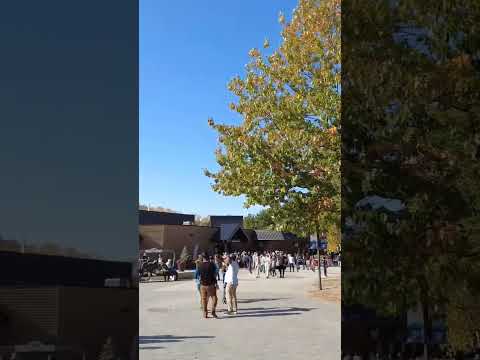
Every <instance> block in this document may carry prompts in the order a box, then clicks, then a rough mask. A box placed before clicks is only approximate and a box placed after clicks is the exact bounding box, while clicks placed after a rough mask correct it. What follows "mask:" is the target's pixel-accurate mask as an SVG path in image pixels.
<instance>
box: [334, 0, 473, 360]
mask: <svg viewBox="0 0 480 360" xmlns="http://www.w3.org/2000/svg"><path fill="white" fill-rule="evenodd" d="M342 5H343V6H344V8H343V9H342V10H343V11H344V14H345V16H348V19H345V20H346V21H344V32H343V34H342V36H343V42H344V44H347V46H344V48H343V49H342V51H343V56H344V57H343V58H342V71H343V76H344V79H343V82H342V103H344V104H346V105H344V107H343V109H342V110H343V113H342V120H343V122H342V145H343V151H342V154H343V158H342V190H343V194H344V196H343V197H342V212H343V214H344V216H343V217H342V218H343V219H347V218H349V219H351V220H352V221H353V222H354V224H355V226H356V228H357V230H358V229H360V230H358V231H357V233H356V234H355V235H354V236H353V237H352V238H351V240H350V241H347V242H344V243H343V250H344V264H345V265H346V267H344V269H343V270H344V273H343V275H342V290H343V296H342V299H345V301H351V302H357V303H358V302H360V303H362V304H365V305H368V306H371V307H373V308H374V309H376V310H378V311H379V312H381V313H389V314H401V313H403V312H404V311H406V310H407V309H409V308H411V307H413V306H415V305H416V304H417V303H420V304H421V307H422V310H423V316H424V326H425V329H424V330H425V350H426V351H425V356H426V357H427V358H428V356H429V353H428V347H429V344H430V341H431V338H432V320H433V313H434V312H435V309H437V308H440V309H443V313H444V315H446V316H447V324H448V326H449V328H448V337H449V343H450V344H451V345H452V346H454V347H456V348H457V349H460V348H461V347H462V346H463V347H465V346H464V345H465V344H467V343H469V344H470V346H471V344H472V341H471V339H465V337H464V336H465V334H467V333H470V334H471V335H473V334H474V331H470V330H472V329H470V330H469V331H465V324H467V323H472V322H471V321H470V322H468V321H461V320H458V319H459V317H460V316H461V314H462V312H461V311H459V310H458V309H460V308H461V307H460V305H462V304H461V302H459V299H458V296H457V293H462V292H468V293H469V294H470V295H471V296H473V297H474V298H475V297H476V298H477V299H478V295H474V292H475V291H477V290H475V289H474V287H473V283H474V281H473V280H472V279H473V278H472V277H476V278H477V279H478V276H477V275H476V274H478V269H476V266H475V262H476V261H478V255H479V253H478V250H477V249H478V245H479V244H478V239H479V238H478V236H477V235H475V232H474V231H472V229H474V228H476V227H478V224H479V222H478V216H477V215H476V214H477V213H478V208H479V205H480V202H479V201H478V200H479V194H480V192H479V191H478V190H479V189H478V181H477V179H478V174H479V173H480V171H479V170H480V168H479V165H478V161H477V159H478V156H479V151H478V149H479V136H478V130H479V128H478V124H479V122H478V109H479V105H480V102H479V100H480V97H479V94H478V91H477V90H475V89H478V88H479V76H478V75H479V68H478V61H477V60H475V57H476V56H477V57H478V48H476V46H475V44H478V31H475V30H474V29H475V27H476V26H477V25H476V24H478V17H479V9H478V4H476V3H475V2H473V1H467V2H457V1H452V2H442V3H438V2H423V3H419V2H411V1H405V2H400V3H392V2H390V1H380V2H373V1H372V2H371V1H367V2H362V3H360V2H357V1H346V2H344V3H343V4H342ZM476 61H477V63H476ZM374 194H375V195H380V196H384V197H386V198H393V199H400V200H401V201H402V202H403V203H404V204H405V207H406V209H405V211H404V212H403V213H402V214H401V215H400V214H399V215H398V216H397V215H394V214H387V213H381V212H378V211H372V210H371V209H359V208H356V204H357V203H358V201H359V200H360V199H361V198H363V197H365V196H368V195H374ZM343 225H344V227H346V226H345V225H346V223H344V224H343ZM467 269H468V270H467ZM477 294H478V292H477ZM463 299H466V301H465V303H464V304H463V305H464V306H465V307H464V309H466V308H467V305H468V304H469V303H470V304H471V303H472V301H467V299H468V298H465V297H464V298H463ZM455 304H458V305H459V306H455ZM454 308H455V310H453V309H454ZM445 313H446V314H445ZM453 314H455V316H453ZM466 315H467V313H466V312H463V316H466ZM454 318H456V319H457V320H453V319H454ZM448 319H450V320H448ZM465 320H467V319H466V318H465ZM459 334H462V336H459ZM460 338H463V339H464V340H465V341H463V345H462V344H461V343H462V341H458V339H460Z"/></svg>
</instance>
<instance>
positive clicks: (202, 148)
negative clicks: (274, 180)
mask: <svg viewBox="0 0 480 360" xmlns="http://www.w3.org/2000/svg"><path fill="white" fill-rule="evenodd" d="M296 3H297V1H296V0H283V1H278V0H262V1H258V0H242V1H219V0H209V1H208V2H201V1H193V0H188V1H187V0H185V1H174V2H165V1H158V0H140V78H139V79H140V98H139V101H140V164H139V167H140V168H139V171H140V176H139V183H140V189H139V199H140V203H142V204H150V205H154V206H163V207H168V208H171V209H174V210H177V211H180V212H186V213H195V214H200V215H203V216H206V215H222V214H225V215H227V214H230V215H246V214H247V213H254V212H257V211H258V209H259V208H250V209H245V208H244V207H243V199H242V198H241V197H240V198H236V197H224V196H221V195H219V194H216V193H215V192H213V190H212V189H211V187H210V183H211V181H210V179H209V178H207V177H206V176H204V174H203V169H204V168H208V169H209V170H216V169H217V165H216V162H215V156H214V151H215V148H216V147H217V137H216V133H215V132H214V131H213V129H211V128H210V127H209V126H208V124H207V120H208V118H209V117H212V118H213V119H214V120H215V121H216V122H222V123H231V122H238V121H239V117H238V115H237V114H235V113H233V112H232V111H230V109H229V108H228V104H229V103H230V102H231V101H232V100H234V98H233V97H232V96H231V94H230V93H229V92H228V90H227V83H228V81H229V80H230V79H231V78H233V77H234V76H235V75H241V76H243V75H244V67H245V64H246V63H247V62H248V51H249V50H250V49H251V48H253V47H257V48H260V49H261V48H262V44H263V42H264V40H265V38H268V39H269V41H270V44H271V47H272V48H276V47H277V46H278V45H279V43H280V31H281V26H280V24H279V23H278V14H279V12H280V11H282V12H283V13H284V14H285V15H286V17H287V19H289V18H290V16H291V13H292V10H293V9H294V7H295V6H296Z"/></svg>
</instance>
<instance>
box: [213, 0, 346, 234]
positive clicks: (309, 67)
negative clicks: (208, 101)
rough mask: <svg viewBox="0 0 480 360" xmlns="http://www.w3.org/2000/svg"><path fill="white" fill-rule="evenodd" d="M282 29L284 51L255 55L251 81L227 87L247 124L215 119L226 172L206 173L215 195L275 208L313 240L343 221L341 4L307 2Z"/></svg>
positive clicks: (237, 80) (278, 215)
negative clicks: (328, 223) (316, 232)
mask: <svg viewBox="0 0 480 360" xmlns="http://www.w3.org/2000/svg"><path fill="white" fill-rule="evenodd" d="M280 22H281V24H282V26H283V30H282V40H283V41H282V44H281V45H280V47H279V48H278V49H276V50H274V51H273V52H272V53H271V54H270V55H268V56H262V54H261V53H260V50H258V49H252V50H251V51H250V53H249V55H250V58H251V61H250V62H249V63H248V65H247V67H246V75H245V76H244V77H240V76H237V77H235V78H234V79H233V80H232V81H231V82H230V84H229V86H228V88H229V90H230V91H231V92H232V93H233V94H234V95H235V96H236V97H237V101H236V102H235V103H232V104H230V108H231V109H232V110H234V111H236V112H238V113H239V114H240V115H241V117H242V122H241V124H240V125H227V124H218V123H216V122H214V120H213V119H210V120H209V124H210V125H211V126H212V127H213V128H214V129H215V130H216V131H217V132H218V134H219V147H218V150H217V152H216V158H217V162H218V164H219V165H220V170H219V171H217V172H215V173H212V172H210V171H208V170H206V171H205V173H206V175H207V176H209V177H210V178H212V179H213V181H214V183H213V189H214V190H215V191H217V192H219V193H221V194H223V195H228V196H239V195H245V196H246V203H245V205H246V206H247V207H248V206H251V205H254V204H258V205H262V206H265V207H269V208H270V209H271V213H272V214H274V216H275V217H276V218H277V219H283V220H284V222H285V223H288V224H289V226H291V225H294V226H295V225H296V226H297V227H307V228H308V229H309V230H308V231H307V232H310V233H311V232H312V231H313V229H314V228H315V224H316V223H318V222H319V221H322V220H325V219H331V218H338V217H339V216H340V213H339V211H340V136H339V134H338V131H337V128H338V127H339V125H340V56H341V54H340V31H341V28H340V24H341V21H340V1H339V0H325V1H320V0H300V1H299V4H298V6H297V8H296V9H295V11H294V14H293V17H292V20H291V22H287V21H286V20H285V17H284V16H283V15H280ZM264 47H265V48H268V47H269V44H268V41H266V42H265V44H264ZM325 214H330V215H328V216H326V215H325Z"/></svg>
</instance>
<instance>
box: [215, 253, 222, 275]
mask: <svg viewBox="0 0 480 360" xmlns="http://www.w3.org/2000/svg"><path fill="white" fill-rule="evenodd" d="M222 262H223V261H222V258H221V257H220V256H219V255H215V266H216V267H217V281H220V276H221V275H222V276H223V274H222V273H223V271H222V270H223V269H222Z"/></svg>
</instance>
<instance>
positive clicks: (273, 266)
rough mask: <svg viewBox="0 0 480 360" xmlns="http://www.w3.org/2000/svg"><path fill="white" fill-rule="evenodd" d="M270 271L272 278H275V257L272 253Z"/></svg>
mask: <svg viewBox="0 0 480 360" xmlns="http://www.w3.org/2000/svg"><path fill="white" fill-rule="evenodd" d="M270 271H271V272H272V276H273V277H275V276H277V256H276V255H275V253H272V257H271V264H270Z"/></svg>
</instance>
